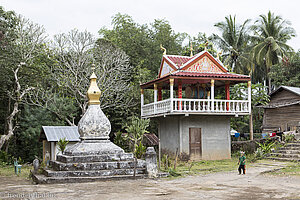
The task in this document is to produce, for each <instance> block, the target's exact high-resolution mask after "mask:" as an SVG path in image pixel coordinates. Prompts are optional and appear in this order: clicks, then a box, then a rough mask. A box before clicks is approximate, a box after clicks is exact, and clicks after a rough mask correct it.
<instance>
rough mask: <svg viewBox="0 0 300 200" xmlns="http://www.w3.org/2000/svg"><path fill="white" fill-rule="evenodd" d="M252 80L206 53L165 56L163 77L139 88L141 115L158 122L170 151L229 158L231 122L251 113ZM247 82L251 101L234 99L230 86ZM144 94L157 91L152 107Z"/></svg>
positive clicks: (195, 156)
mask: <svg viewBox="0 0 300 200" xmlns="http://www.w3.org/2000/svg"><path fill="white" fill-rule="evenodd" d="M250 80H251V78H250V76H247V75H241V74H234V73H229V72H228V69H227V68H226V67H225V66H224V65H223V64H222V62H221V61H220V60H219V58H214V57H213V56H212V55H211V54H210V53H209V52H208V51H206V49H205V50H204V51H202V52H200V53H198V54H196V55H195V56H193V55H192V53H191V56H178V55H166V51H165V52H164V54H163V57H162V61H161V65H160V69H159V73H158V78H157V79H155V80H152V81H149V82H147V83H144V84H141V86H140V87H141V116H142V117H143V118H151V119H155V120H157V121H158V124H159V127H158V135H159V139H160V144H161V149H162V150H163V151H165V152H170V153H174V154H175V152H176V151H178V152H179V153H180V154H186V155H188V156H189V158H190V159H192V160H199V159H204V160H216V159H229V158H230V157H231V139H230V118H231V117H237V116H242V115H249V114H250V112H251V106H250V105H251V81H250ZM245 82H246V83H248V90H247V91H244V92H245V93H247V94H248V98H247V99H245V100H230V86H232V85H234V84H238V83H245ZM145 89H148V90H153V92H154V98H153V102H152V103H149V104H144V90H145ZM215 94H218V96H225V98H223V99H219V98H216V97H215ZM163 97H165V98H163Z"/></svg>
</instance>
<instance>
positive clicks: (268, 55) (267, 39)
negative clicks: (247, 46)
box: [251, 11, 295, 93]
mask: <svg viewBox="0 0 300 200" xmlns="http://www.w3.org/2000/svg"><path fill="white" fill-rule="evenodd" d="M290 25H291V23H290V22H289V21H286V20H283V19H282V18H281V17H280V16H275V15H274V13H271V11H269V12H268V14H267V15H260V16H259V19H258V20H256V21H255V23H254V25H253V26H252V30H253V31H254V36H253V37H252V39H253V41H254V42H255V45H254V47H253V49H252V52H251V53H252V60H253V61H254V62H256V67H259V66H260V67H263V68H265V69H264V70H263V71H265V72H266V73H265V80H266V79H268V86H269V93H270V92H271V79H270V78H269V72H270V68H271V67H272V66H273V65H275V64H278V63H280V61H281V60H282V59H283V58H284V56H285V54H286V52H287V51H290V50H292V48H291V47H290V46H289V45H287V44H286V42H287V41H288V40H289V39H291V38H292V37H294V36H295V30H294V29H293V28H292V27H291V26H290Z"/></svg>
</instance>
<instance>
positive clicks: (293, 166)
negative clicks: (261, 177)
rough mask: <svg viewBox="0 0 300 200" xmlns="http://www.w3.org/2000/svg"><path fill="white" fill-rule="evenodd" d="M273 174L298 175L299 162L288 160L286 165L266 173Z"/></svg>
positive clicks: (299, 174)
mask: <svg viewBox="0 0 300 200" xmlns="http://www.w3.org/2000/svg"><path fill="white" fill-rule="evenodd" d="M268 174H269V175H274V176H297V177H300V163H293V162H290V163H289V164H288V165H287V166H286V167H284V168H282V169H280V170H277V171H272V172H269V173H268Z"/></svg>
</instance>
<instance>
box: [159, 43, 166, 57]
mask: <svg viewBox="0 0 300 200" xmlns="http://www.w3.org/2000/svg"><path fill="white" fill-rule="evenodd" d="M160 49H161V50H162V51H164V52H163V55H167V50H166V48H164V47H163V46H162V44H160Z"/></svg>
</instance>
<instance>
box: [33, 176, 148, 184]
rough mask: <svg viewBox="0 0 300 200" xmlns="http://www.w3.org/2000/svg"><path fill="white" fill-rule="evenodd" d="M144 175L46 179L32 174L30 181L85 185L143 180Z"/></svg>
mask: <svg viewBox="0 0 300 200" xmlns="http://www.w3.org/2000/svg"><path fill="white" fill-rule="evenodd" d="M145 177H146V176H145V175H144V174H136V175H135V176H133V175H114V176H95V177H92V176H89V177H47V176H45V175H44V174H34V175H32V179H33V181H34V182H35V183H37V184H55V183H85V182H95V181H109V180H123V179H140V178H145Z"/></svg>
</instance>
